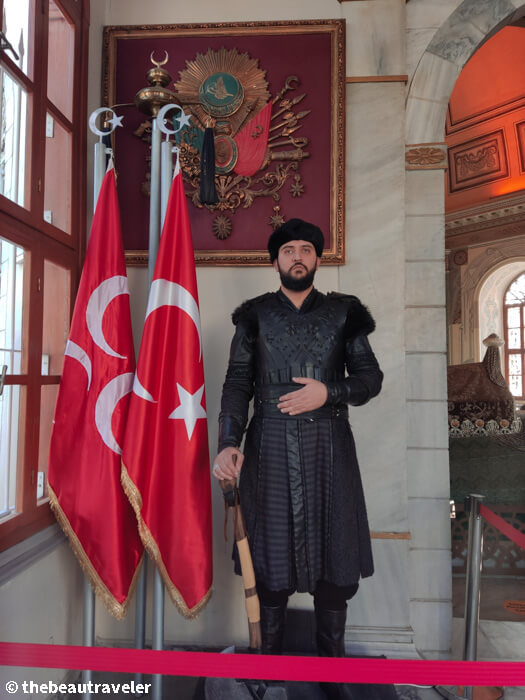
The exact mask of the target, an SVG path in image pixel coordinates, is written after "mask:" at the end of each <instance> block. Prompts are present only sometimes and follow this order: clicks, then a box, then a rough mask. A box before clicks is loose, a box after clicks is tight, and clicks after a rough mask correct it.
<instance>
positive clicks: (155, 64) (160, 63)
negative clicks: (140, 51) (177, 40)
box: [149, 51, 168, 68]
mask: <svg viewBox="0 0 525 700" xmlns="http://www.w3.org/2000/svg"><path fill="white" fill-rule="evenodd" d="M154 53H155V51H152V52H151V54H150V57H149V58H150V61H151V62H152V63H153V65H154V66H157V68H160V67H161V66H165V65H166V63H167V62H168V52H167V51H164V54H165V56H166V58H165V59H164V60H163V61H156V60H155V59H154V58H153V54H154Z"/></svg>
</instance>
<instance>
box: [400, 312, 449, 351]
mask: <svg viewBox="0 0 525 700" xmlns="http://www.w3.org/2000/svg"><path fill="white" fill-rule="evenodd" d="M405 319H406V325H405V329H406V346H407V350H408V351H411V352H445V351H446V347H447V337H446V325H445V324H446V310H445V308H444V307H437V308H428V307H419V308H417V307H416V308H410V309H407V310H406V312H405Z"/></svg>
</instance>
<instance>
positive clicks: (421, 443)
mask: <svg viewBox="0 0 525 700" xmlns="http://www.w3.org/2000/svg"><path fill="white" fill-rule="evenodd" d="M447 416H448V414H447V402H446V400H443V401H409V402H408V403H407V423H408V430H407V433H408V446H409V447H445V446H446V445H447V441H448V427H447Z"/></svg>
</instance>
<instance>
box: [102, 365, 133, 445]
mask: <svg viewBox="0 0 525 700" xmlns="http://www.w3.org/2000/svg"><path fill="white" fill-rule="evenodd" d="M133 376H134V375H133V372H126V373H125V374H119V375H118V376H116V377H114V378H113V379H112V380H111V381H109V382H108V383H107V384H106V386H105V387H104V388H103V389H102V391H101V392H100V394H99V395H98V399H97V403H96V405H95V425H96V426H97V430H98V432H99V433H100V437H101V438H102V440H103V441H104V443H105V444H106V445H107V446H108V447H109V449H110V450H113V452H115V453H116V454H118V455H121V454H122V448H121V447H120V445H119V444H118V442H117V441H116V440H115V436H114V435H113V431H112V430H111V419H112V418H113V412H114V410H115V406H116V405H117V404H118V402H119V401H120V399H121V398H122V397H123V396H125V395H126V394H129V393H130V391H131V388H132V386H133Z"/></svg>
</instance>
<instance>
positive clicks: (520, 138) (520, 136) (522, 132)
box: [516, 121, 525, 173]
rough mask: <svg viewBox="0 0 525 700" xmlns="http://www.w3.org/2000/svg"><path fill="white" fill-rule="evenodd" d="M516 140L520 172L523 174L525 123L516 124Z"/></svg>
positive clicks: (524, 165)
mask: <svg viewBox="0 0 525 700" xmlns="http://www.w3.org/2000/svg"><path fill="white" fill-rule="evenodd" d="M516 140H517V142H518V152H519V154H520V170H521V172H522V173H525V121H523V122H518V123H517V124H516Z"/></svg>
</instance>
